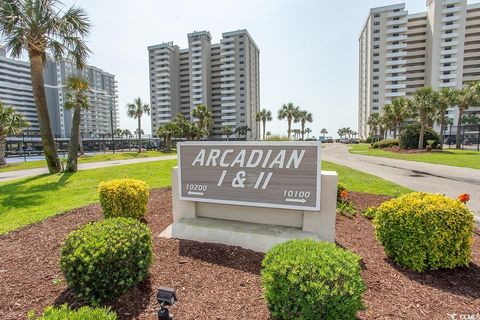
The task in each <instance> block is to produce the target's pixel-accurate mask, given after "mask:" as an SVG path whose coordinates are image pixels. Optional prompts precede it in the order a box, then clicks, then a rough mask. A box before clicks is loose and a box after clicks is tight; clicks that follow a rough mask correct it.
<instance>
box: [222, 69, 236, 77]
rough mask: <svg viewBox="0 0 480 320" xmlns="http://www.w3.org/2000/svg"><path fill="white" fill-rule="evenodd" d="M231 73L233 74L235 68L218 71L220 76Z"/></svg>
mask: <svg viewBox="0 0 480 320" xmlns="http://www.w3.org/2000/svg"><path fill="white" fill-rule="evenodd" d="M231 74H235V70H223V71H220V75H222V76H228V75H231Z"/></svg>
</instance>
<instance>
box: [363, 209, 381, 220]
mask: <svg viewBox="0 0 480 320" xmlns="http://www.w3.org/2000/svg"><path fill="white" fill-rule="evenodd" d="M376 214H377V208H375V207H368V208H367V209H365V211H363V212H362V215H363V216H364V217H365V218H367V219H370V220H372V219H373V218H375V215H376Z"/></svg>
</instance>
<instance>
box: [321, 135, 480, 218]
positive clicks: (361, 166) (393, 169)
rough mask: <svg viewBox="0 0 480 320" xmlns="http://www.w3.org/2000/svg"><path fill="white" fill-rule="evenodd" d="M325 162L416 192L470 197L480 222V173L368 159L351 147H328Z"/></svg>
mask: <svg viewBox="0 0 480 320" xmlns="http://www.w3.org/2000/svg"><path fill="white" fill-rule="evenodd" d="M324 146H325V148H324V149H323V150H322V152H323V154H322V159H323V160H325V161H330V162H334V163H337V164H340V165H344V166H347V167H350V168H353V169H356V170H359V171H363V172H366V173H370V174H373V175H375V176H378V177H380V178H383V179H385V180H389V181H392V182H394V183H396V184H399V185H402V186H404V187H407V188H409V189H412V190H416V191H424V192H434V193H441V194H445V195H447V196H449V197H451V198H456V197H457V196H458V195H459V194H462V193H468V194H470V196H471V200H470V201H469V202H468V206H469V207H470V208H471V209H472V211H473V212H474V214H475V215H476V218H477V220H479V221H480V170H477V169H471V168H463V167H453V166H446V165H439V164H431V163H424V162H415V161H406V160H397V159H389V158H381V157H373V156H365V155H359V154H353V153H349V152H348V145H343V144H327V143H326V144H324Z"/></svg>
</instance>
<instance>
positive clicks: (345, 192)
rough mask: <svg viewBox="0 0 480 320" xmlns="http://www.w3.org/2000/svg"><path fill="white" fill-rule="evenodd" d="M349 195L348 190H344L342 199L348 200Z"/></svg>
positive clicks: (341, 195)
mask: <svg viewBox="0 0 480 320" xmlns="http://www.w3.org/2000/svg"><path fill="white" fill-rule="evenodd" d="M348 195H349V193H348V191H347V190H343V191H342V192H340V198H342V200H347V198H348Z"/></svg>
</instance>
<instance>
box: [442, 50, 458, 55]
mask: <svg viewBox="0 0 480 320" xmlns="http://www.w3.org/2000/svg"><path fill="white" fill-rule="evenodd" d="M456 53H458V49H449V50H442V51H440V54H441V55H446V54H456Z"/></svg>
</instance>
